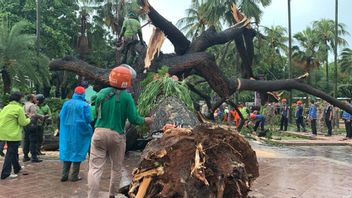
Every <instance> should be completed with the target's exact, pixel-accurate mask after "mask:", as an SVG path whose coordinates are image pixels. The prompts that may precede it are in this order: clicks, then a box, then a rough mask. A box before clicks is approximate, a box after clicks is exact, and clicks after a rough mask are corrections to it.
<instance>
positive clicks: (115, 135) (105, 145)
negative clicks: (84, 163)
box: [88, 66, 153, 198]
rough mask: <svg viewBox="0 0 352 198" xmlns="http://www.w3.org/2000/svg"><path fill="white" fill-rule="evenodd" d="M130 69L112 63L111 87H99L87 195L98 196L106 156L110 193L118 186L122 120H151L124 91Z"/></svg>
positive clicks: (123, 146)
mask: <svg viewBox="0 0 352 198" xmlns="http://www.w3.org/2000/svg"><path fill="white" fill-rule="evenodd" d="M131 79H132V72H131V70H130V69H128V68H126V67H123V66H119V67H115V68H114V69H113V70H112V71H111V72H110V75H109V83H110V87H107V88H105V89H102V90H101V91H100V92H99V93H98V94H97V98H96V99H95V106H96V112H97V120H96V123H95V131H94V134H93V137H92V143H91V150H90V158H89V172H88V187H89V191H88V197H89V198H96V197H99V184H100V178H101V175H102V173H103V167H104V164H105V162H106V160H107V159H110V161H111V176H110V188H109V196H110V197H115V195H116V194H117V192H118V190H119V185H120V180H121V168H122V162H123V160H124V155H125V150H126V137H125V133H124V128H125V123H126V121H127V119H128V121H129V122H130V123H131V124H137V125H142V124H147V125H149V124H151V123H152V122H153V119H152V118H150V117H145V118H143V117H141V116H140V115H139V114H138V112H137V109H136V106H135V104H134V101H133V98H132V95H131V94H130V93H128V92H127V91H126V89H127V88H129V87H130V86H131Z"/></svg>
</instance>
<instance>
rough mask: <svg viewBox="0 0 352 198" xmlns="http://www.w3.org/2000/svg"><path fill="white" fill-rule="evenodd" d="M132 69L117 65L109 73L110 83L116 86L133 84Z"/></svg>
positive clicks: (124, 86) (121, 86)
mask: <svg viewBox="0 0 352 198" xmlns="http://www.w3.org/2000/svg"><path fill="white" fill-rule="evenodd" d="M131 79H132V75H131V71H130V70H129V69H128V68H126V67H123V66H118V67H115V68H114V69H112V70H111V72H110V75H109V83H110V85H111V86H113V87H116V88H122V89H125V88H128V87H130V86H131V84H132V83H131Z"/></svg>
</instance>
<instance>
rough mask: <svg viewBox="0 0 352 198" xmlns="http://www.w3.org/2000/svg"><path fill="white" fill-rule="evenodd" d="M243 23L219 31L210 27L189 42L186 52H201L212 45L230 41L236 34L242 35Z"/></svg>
mask: <svg viewBox="0 0 352 198" xmlns="http://www.w3.org/2000/svg"><path fill="white" fill-rule="evenodd" d="M243 23H244V22H242V23H238V24H236V25H235V26H233V27H230V28H228V29H226V30H224V31H221V32H216V30H215V28H214V27H210V28H209V29H208V30H206V31H205V32H203V33H202V34H201V35H200V36H199V37H198V38H196V40H194V41H193V42H192V43H191V46H190V48H189V50H188V53H192V52H201V51H204V50H206V49H208V48H209V47H211V46H213V45H218V44H224V43H227V42H229V41H232V40H233V39H234V38H235V36H236V35H242V31H243V29H244V27H243Z"/></svg>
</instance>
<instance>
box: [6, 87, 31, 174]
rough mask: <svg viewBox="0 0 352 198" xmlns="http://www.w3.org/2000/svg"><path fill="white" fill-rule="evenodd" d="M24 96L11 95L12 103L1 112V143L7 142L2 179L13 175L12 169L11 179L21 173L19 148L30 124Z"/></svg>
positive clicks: (18, 94) (18, 93) (16, 93)
mask: <svg viewBox="0 0 352 198" xmlns="http://www.w3.org/2000/svg"><path fill="white" fill-rule="evenodd" d="M22 98H23V94H22V93H20V92H14V93H12V94H11V95H10V103H9V104H8V105H6V106H5V107H4V108H3V110H2V111H1V112H0V141H6V142H7V152H6V156H5V161H4V164H3V166H2V171H1V179H6V178H7V177H9V176H10V175H11V171H12V167H13V169H14V170H13V171H14V174H13V175H11V177H17V173H19V172H20V171H21V166H20V164H19V162H18V147H19V145H20V143H21V140H22V130H23V127H24V126H26V125H28V124H29V123H30V119H29V118H27V117H26V115H25V113H24V109H23V106H22V105H21V103H20V101H21V99H22Z"/></svg>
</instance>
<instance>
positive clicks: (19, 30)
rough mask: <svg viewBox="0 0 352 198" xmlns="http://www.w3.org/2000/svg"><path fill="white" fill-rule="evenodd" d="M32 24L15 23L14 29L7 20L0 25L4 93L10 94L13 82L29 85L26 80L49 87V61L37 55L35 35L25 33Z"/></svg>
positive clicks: (0, 58) (0, 56) (0, 54)
mask: <svg viewBox="0 0 352 198" xmlns="http://www.w3.org/2000/svg"><path fill="white" fill-rule="evenodd" d="M29 26H30V24H29V23H28V22H26V21H20V22H17V23H15V24H14V25H13V26H12V27H11V26H10V25H9V23H8V22H7V21H6V20H2V21H1V23H0V66H1V68H2V71H1V73H2V80H3V83H4V87H3V89H4V93H9V92H10V91H11V87H12V83H13V82H12V80H13V79H15V80H16V81H17V82H18V83H19V84H22V85H23V84H25V85H26V84H28V82H26V79H29V80H31V81H32V82H34V83H35V84H37V85H39V86H40V87H43V85H44V84H45V85H48V84H49V83H50V82H49V76H50V75H49V71H48V67H47V65H48V62H49V61H48V59H47V58H46V57H45V56H43V55H42V54H39V56H37V55H36V50H35V40H36V39H35V35H33V34H27V33H25V32H26V30H28V28H29ZM16 81H15V82H16Z"/></svg>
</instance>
